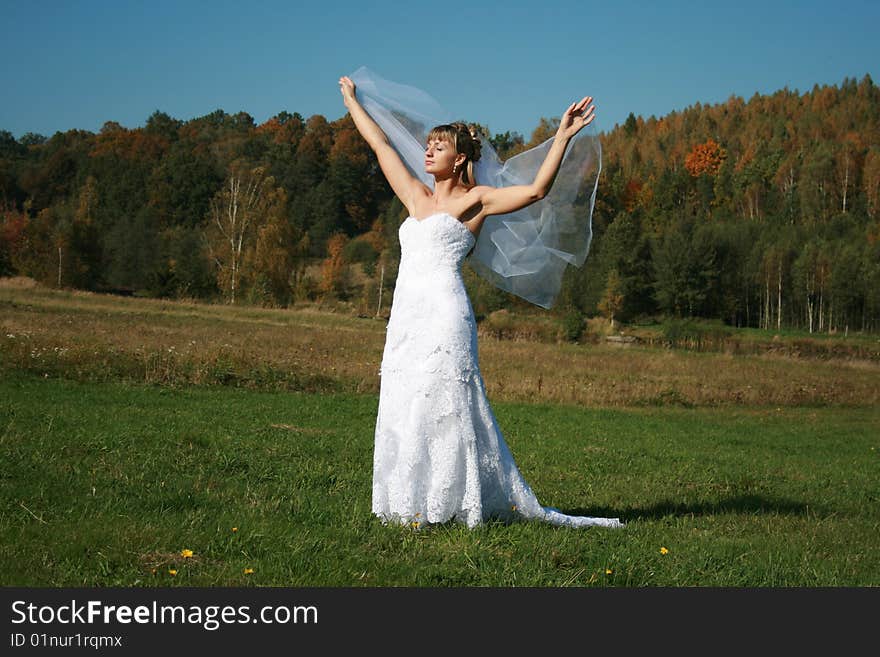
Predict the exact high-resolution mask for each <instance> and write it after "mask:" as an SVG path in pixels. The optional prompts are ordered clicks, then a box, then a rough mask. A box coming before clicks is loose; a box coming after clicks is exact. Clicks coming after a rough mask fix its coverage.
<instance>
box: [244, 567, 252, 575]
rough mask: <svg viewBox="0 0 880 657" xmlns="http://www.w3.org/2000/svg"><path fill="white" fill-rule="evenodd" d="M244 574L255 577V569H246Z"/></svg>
mask: <svg viewBox="0 0 880 657" xmlns="http://www.w3.org/2000/svg"><path fill="white" fill-rule="evenodd" d="M244 574H245V575H253V574H254V569H253V568H245V569H244Z"/></svg>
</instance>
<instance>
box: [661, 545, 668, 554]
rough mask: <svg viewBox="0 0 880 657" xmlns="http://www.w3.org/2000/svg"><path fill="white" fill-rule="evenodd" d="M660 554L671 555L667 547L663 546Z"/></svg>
mask: <svg viewBox="0 0 880 657" xmlns="http://www.w3.org/2000/svg"><path fill="white" fill-rule="evenodd" d="M660 554H669V550H667V549H666V548H665V547H662V546H661V547H660Z"/></svg>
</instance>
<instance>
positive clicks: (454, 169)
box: [452, 164, 458, 173]
mask: <svg viewBox="0 0 880 657" xmlns="http://www.w3.org/2000/svg"><path fill="white" fill-rule="evenodd" d="M457 169H458V164H453V165H452V173H455V172H456V170H457Z"/></svg>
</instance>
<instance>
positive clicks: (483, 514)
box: [372, 212, 622, 527]
mask: <svg viewBox="0 0 880 657" xmlns="http://www.w3.org/2000/svg"><path fill="white" fill-rule="evenodd" d="M399 235H400V245H401V260H400V268H399V271H398V276H397V283H396V287H395V290H394V297H393V301H392V305H391V315H390V318H389V321H388V326H387V335H386V341H385V349H384V352H383V356H382V365H381V369H380V376H381V387H380V393H379V411H378V416H377V418H376V435H375V450H374V456H373V499H372V510H373V513H374V514H375V515H377V516H378V517H379V518H381V519H382V520H383V521H384V522H395V523H401V524H406V525H413V526H424V525H426V524H429V523H440V522H445V521H447V520H451V519H455V520H456V521H458V522H462V523H465V524H466V525H467V526H468V527H474V526H476V525H478V524H480V523H481V522H483V521H484V520H487V519H489V518H499V519H502V520H508V521H509V520H515V519H540V520H545V521H548V522H551V523H553V524H557V525H568V526H575V527H585V526H593V525H602V526H606V527H618V526H621V525H622V523H621V522H620V521H619V520H618V519H617V518H591V517H582V516H567V515H564V514H562V513H560V512H559V511H558V510H556V509H553V508H551V507H546V508H545V507H542V506H541V505H540V504H539V503H538V500H537V498H536V497H535V495H534V493H533V492H532V490H531V488H530V487H529V485H528V483H526V481H525V480H524V479H523V477H522V475H521V474H520V472H519V470H518V469H517V467H516V464H515V463H514V460H513V457H512V456H511V453H510V450H509V449H508V447H507V445H506V443H505V441H504V438H503V436H502V434H501V431H500V429H499V428H498V423H497V422H496V420H495V416H494V415H493V413H492V409H491V408H490V407H489V402H488V399H487V397H486V390H485V385H484V384H483V378H482V375H481V374H480V369H479V366H478V361H477V326H476V321H475V319H474V313H473V308H472V307H471V303H470V300H469V299H468V296H467V292H466V290H465V287H464V282H463V280H462V277H461V269H460V268H461V264H462V261H463V260H464V258H465V256H466V255H467V254H468V252H469V251H470V250H471V248H472V247H473V246H474V243H475V238H474V235H473V233H471V231H470V229H468V227H467V226H466V225H464V224H463V223H462V222H461V221H459V220H458V219H456V218H455V217H453V216H452V215H450V214H448V213H445V212H441V213H437V214H433V215H431V216H429V217H426V218H425V219H416V218H415V217H408V218H407V219H406V220H405V221H404V222H403V223H402V224H401V226H400V229H399Z"/></svg>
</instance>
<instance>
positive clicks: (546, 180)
mask: <svg viewBox="0 0 880 657" xmlns="http://www.w3.org/2000/svg"><path fill="white" fill-rule="evenodd" d="M592 102H593V98H592V96H585V97H584V98H583V99H582V100H581V101H580V102H578V103H572V104H571V105H569V106H568V109H566V110H565V112H564V113H563V115H562V118H561V119H560V121H559V128H558V129H557V131H556V136H555V137H554V139H553V144H552V145H551V146H550V151H549V152H548V153H547V157H546V158H545V159H544V162H543V164H541V168H540V169H538V173H537V174H536V175H535V180H534V182H533V183H532V184H531V185H511V186H510V187H488V188H486V191H485V192H483V194H482V195H481V199H480V200H481V202H482V204H483V213H484V214H486V215H492V214H507V213H508V212H516V211H517V210H519V209H521V208H524V207H526V206H528V205H531V204H532V203H534V202H535V201H539V200H541V199H542V198H544V197H545V196H547V194H548V193H549V192H550V189H551V187H553V181H554V180H555V179H556V174H557V173H558V172H559V166H560V165H561V164H562V158H563V156H564V155H565V149H566V148H567V147H568V143H569V141H571V139H572V137H574V136H575V135H576V134H577V133H578V132H579V131H580V129H581V128H583V127H584V126H586V125H589V124H590V123H592V121H593V119H594V118H595V117H596V114H595V111H596V108H595V106H594V105H591V104H590V103H592Z"/></svg>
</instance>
